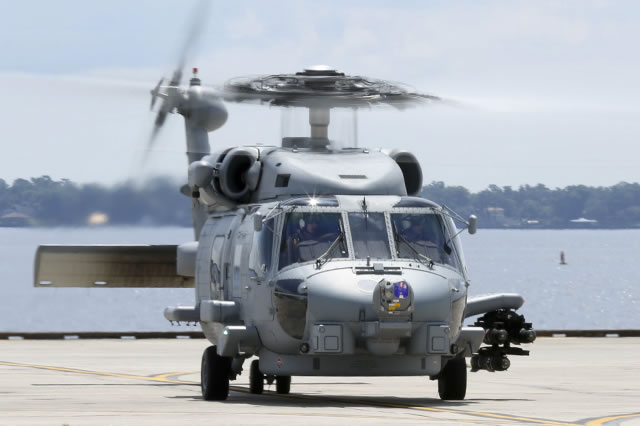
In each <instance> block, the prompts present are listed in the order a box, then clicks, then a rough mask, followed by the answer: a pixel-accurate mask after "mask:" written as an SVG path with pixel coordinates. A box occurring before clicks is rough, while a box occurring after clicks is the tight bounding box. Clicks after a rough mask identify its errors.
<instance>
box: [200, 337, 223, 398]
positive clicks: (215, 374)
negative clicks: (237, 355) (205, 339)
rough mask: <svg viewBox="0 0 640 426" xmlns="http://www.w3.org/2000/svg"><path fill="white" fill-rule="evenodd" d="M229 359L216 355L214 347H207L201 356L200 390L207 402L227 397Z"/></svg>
mask: <svg viewBox="0 0 640 426" xmlns="http://www.w3.org/2000/svg"><path fill="white" fill-rule="evenodd" d="M230 374H231V358H229V357H224V356H220V355H218V352H217V351H216V347H215V346H209V347H208V348H207V349H205V351H204V353H203V354H202V366H201V369H200V388H201V389H202V398H204V399H205V400H207V401H223V400H225V399H227V396H229V375H230Z"/></svg>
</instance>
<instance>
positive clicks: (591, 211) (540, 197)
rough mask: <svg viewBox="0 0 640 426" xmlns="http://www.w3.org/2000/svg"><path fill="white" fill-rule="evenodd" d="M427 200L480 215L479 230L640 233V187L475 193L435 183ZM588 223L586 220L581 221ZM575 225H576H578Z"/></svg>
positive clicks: (508, 189)
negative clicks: (618, 230) (582, 229)
mask: <svg viewBox="0 0 640 426" xmlns="http://www.w3.org/2000/svg"><path fill="white" fill-rule="evenodd" d="M421 195H422V196H423V197H425V198H428V199H430V200H433V201H436V202H438V203H440V204H446V205H447V206H449V207H451V208H452V209H454V210H455V211H456V212H458V213H459V214H460V215H462V216H463V217H467V216H468V215H470V214H475V215H477V216H478V219H479V220H478V223H479V226H484V227H495V228H536V227H537V228H571V227H594V228H639V227H640V184H638V183H627V182H620V183H618V184H616V185H613V186H609V187H601V186H599V187H591V186H585V185H572V186H567V187H565V188H555V189H550V188H547V187H546V186H545V185H542V184H538V185H536V186H530V185H522V186H520V187H518V188H517V189H513V188H512V187H510V186H503V187H499V186H497V185H489V187H488V188H487V189H485V190H482V191H479V192H476V193H471V192H470V191H469V190H468V189H466V188H464V187H462V186H447V185H445V184H444V182H432V183H430V184H429V185H427V186H425V187H424V188H423V190H422V194H421ZM579 219H583V220H579ZM572 221H573V222H572Z"/></svg>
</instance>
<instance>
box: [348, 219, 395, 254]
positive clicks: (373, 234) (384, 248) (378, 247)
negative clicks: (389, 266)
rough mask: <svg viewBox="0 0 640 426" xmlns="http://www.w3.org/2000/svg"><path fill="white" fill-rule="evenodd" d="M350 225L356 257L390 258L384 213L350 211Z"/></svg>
mask: <svg viewBox="0 0 640 426" xmlns="http://www.w3.org/2000/svg"><path fill="white" fill-rule="evenodd" d="M349 227H350V228H351V238H352V239H353V251H354V254H355V258H356V259H366V258H367V257H371V258H372V259H390V258H391V250H390V249H389V237H388V234H387V225H386V222H385V220H384V213H349Z"/></svg>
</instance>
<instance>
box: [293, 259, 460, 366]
mask: <svg viewBox="0 0 640 426" xmlns="http://www.w3.org/2000/svg"><path fill="white" fill-rule="evenodd" d="M336 272H337V271H336ZM409 277H410V278H409ZM327 278H328V276H325V277H324V278H323V279H319V277H318V276H316V277H312V278H310V279H308V280H307V282H306V283H305V287H306V294H307V297H308V311H307V327H308V335H309V336H310V346H311V350H312V352H316V353H322V352H340V353H354V351H355V349H356V347H362V348H363V349H366V350H367V351H368V352H369V353H371V354H373V355H377V356H386V355H392V354H394V353H397V351H398V350H399V347H400V345H401V344H406V345H407V348H406V349H407V351H408V352H410V353H415V354H426V353H433V352H434V351H435V352H437V351H440V353H447V352H448V350H449V346H450V341H451V338H452V336H451V327H450V324H449V322H450V321H449V318H450V317H451V296H450V289H449V286H448V284H447V280H446V279H444V278H442V277H439V276H435V275H433V276H431V275H425V274H422V275H421V276H411V274H405V275H403V276H385V277H380V278H377V277H376V278H375V279H374V278H373V277H368V278H361V277H358V276H356V277H353V276H352V277H351V278H352V279H351V280H350V281H347V280H339V279H337V276H336V277H334V278H335V279H327ZM345 278H346V277H345ZM419 278H422V280H420V279H419ZM427 336H437V339H435V340H433V339H431V337H429V338H428V337H427ZM428 339H430V340H428ZM402 342H405V343H402ZM434 342H435V343H434ZM434 344H435V346H434Z"/></svg>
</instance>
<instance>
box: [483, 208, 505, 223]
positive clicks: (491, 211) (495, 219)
mask: <svg viewBox="0 0 640 426" xmlns="http://www.w3.org/2000/svg"><path fill="white" fill-rule="evenodd" d="M485 214H486V219H487V225H489V226H499V227H502V226H504V225H505V217H504V209H503V208H502V207H487V208H486V209H485Z"/></svg>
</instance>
